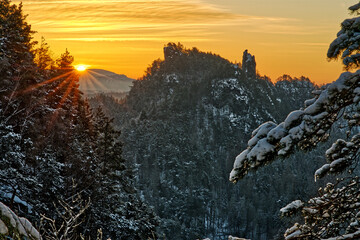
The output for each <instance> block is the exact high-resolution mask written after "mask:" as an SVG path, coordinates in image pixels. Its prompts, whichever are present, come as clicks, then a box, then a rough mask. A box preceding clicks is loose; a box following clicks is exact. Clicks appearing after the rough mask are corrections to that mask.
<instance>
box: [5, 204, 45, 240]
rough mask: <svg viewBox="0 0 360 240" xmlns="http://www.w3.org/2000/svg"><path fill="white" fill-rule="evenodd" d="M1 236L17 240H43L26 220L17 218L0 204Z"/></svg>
mask: <svg viewBox="0 0 360 240" xmlns="http://www.w3.org/2000/svg"><path fill="white" fill-rule="evenodd" d="M0 234H2V235H4V236H5V237H11V238H15V239H23V238H26V239H41V236H40V233H39V232H38V231H37V230H36V229H35V228H34V227H33V226H32V224H31V223H30V222H29V220H27V219H26V218H23V217H19V216H17V215H16V214H15V213H14V212H13V211H12V210H11V209H10V208H9V207H7V206H6V205H5V204H3V203H1V202H0Z"/></svg>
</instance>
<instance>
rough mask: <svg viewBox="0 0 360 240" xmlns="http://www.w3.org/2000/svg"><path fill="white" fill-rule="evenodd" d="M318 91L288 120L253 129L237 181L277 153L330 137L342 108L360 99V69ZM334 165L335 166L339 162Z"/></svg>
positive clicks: (237, 165) (235, 176)
mask: <svg viewBox="0 0 360 240" xmlns="http://www.w3.org/2000/svg"><path fill="white" fill-rule="evenodd" d="M315 94H317V96H315V98H314V99H310V100H308V101H306V102H305V109H300V110H297V111H293V112H291V113H290V114H289V115H288V116H287V118H286V119H285V121H284V122H282V123H280V124H278V125H276V124H275V123H273V122H267V123H264V124H262V125H260V126H259V127H258V128H257V129H256V130H254V131H253V133H252V138H251V139H250V140H249V142H248V148H247V149H246V150H244V151H243V152H242V153H240V154H239V155H238V156H237V157H236V159H235V162H234V167H233V170H232V171H231V174H230V181H232V182H236V181H237V180H239V179H241V178H242V177H244V176H245V175H246V174H247V172H248V171H249V170H251V169H256V168H258V167H261V166H264V165H266V164H268V163H270V162H271V161H273V160H274V159H275V158H276V157H279V156H283V157H285V156H288V155H289V154H290V153H291V152H292V151H293V150H294V149H295V148H296V147H299V148H301V149H308V148H311V147H314V146H316V145H317V143H319V142H320V141H322V140H325V139H327V137H328V132H329V129H330V128H331V126H332V125H333V124H334V122H335V121H336V120H337V117H338V115H339V113H340V111H341V110H342V109H344V108H345V107H347V106H349V105H351V104H357V103H358V102H359V101H360V71H357V72H355V73H350V72H345V73H343V74H341V76H340V77H339V79H338V80H337V81H335V82H334V83H332V84H330V85H328V86H327V87H326V88H325V89H324V90H322V91H320V92H315ZM356 139H357V137H354V139H353V140H354V141H357V140H356ZM329 159H331V158H329ZM332 159H333V160H334V161H335V158H332ZM336 160H339V159H336ZM343 163H345V162H343ZM333 165H334V166H333V167H332V169H333V170H334V169H336V168H337V165H336V163H333ZM330 168H331V167H330ZM330 168H329V169H330ZM324 171H325V169H324ZM320 175H321V174H319V175H318V176H319V177H320Z"/></svg>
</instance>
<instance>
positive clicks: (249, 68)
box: [242, 49, 256, 78]
mask: <svg viewBox="0 0 360 240" xmlns="http://www.w3.org/2000/svg"><path fill="white" fill-rule="evenodd" d="M242 70H243V72H244V73H245V75H246V77H247V78H255V77H256V61H255V56H253V55H251V54H250V53H248V50H247V49H246V50H245V51H244V53H243V60H242Z"/></svg>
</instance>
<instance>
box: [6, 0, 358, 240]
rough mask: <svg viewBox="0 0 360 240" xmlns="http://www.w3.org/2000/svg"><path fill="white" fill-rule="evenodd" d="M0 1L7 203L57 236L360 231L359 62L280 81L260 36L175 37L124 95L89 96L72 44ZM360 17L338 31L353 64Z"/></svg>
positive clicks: (258, 238) (341, 53)
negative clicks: (246, 41)
mask: <svg viewBox="0 0 360 240" xmlns="http://www.w3.org/2000/svg"><path fill="white" fill-rule="evenodd" d="M0 3H1V4H0V26H1V28H0V31H1V35H0V77H1V81H0V146H1V151H0V154H1V158H0V159H1V160H0V204H2V203H3V204H5V205H6V206H8V208H9V209H11V210H12V211H13V212H14V213H15V214H16V215H19V216H21V217H26V218H27V219H28V220H30V222H31V223H32V224H33V226H34V227H35V228H36V229H37V230H38V231H39V234H40V235H41V236H42V238H43V239H54V240H57V239H109V238H110V239H129V240H131V239H134V240H135V239H136V240H137V239H174V240H177V239H192V240H195V239H205V238H210V239H228V236H230V235H232V236H239V237H244V238H247V239H253V240H267V239H286V240H290V239H359V237H360V224H359V221H360V219H359V217H360V212H359V211H360V204H359V196H360V195H359V194H360V193H359V179H358V175H359V170H358V168H357V165H358V159H359V158H358V152H359V137H358V134H359V133H358V129H359V128H358V126H359V119H360V115H359V113H358V112H359V100H360V97H359V96H360V95H359V94H360V90H359V89H360V87H359V84H360V81H359V79H360V77H359V74H360V73H359V72H353V73H351V72H345V73H343V74H342V75H341V76H340V78H339V79H338V80H337V81H336V82H334V83H332V84H328V85H324V86H318V85H316V84H315V83H313V82H311V80H310V79H308V78H307V77H304V76H301V77H291V76H289V75H283V76H281V77H279V78H278V79H276V81H272V80H271V79H270V78H269V77H267V76H262V75H260V74H259V72H258V71H257V67H256V61H255V56H253V55H252V54H251V53H250V52H249V51H248V50H245V51H244V52H243V53H242V55H241V57H242V59H241V60H242V61H241V63H233V62H230V61H228V60H227V59H225V58H222V57H221V56H219V55H216V54H214V53H211V52H203V51H201V50H199V49H197V48H195V47H194V48H190V49H189V48H186V47H185V46H183V45H182V44H181V43H168V44H166V45H165V46H164V58H163V59H157V60H155V61H154V62H153V63H152V64H151V65H150V66H149V67H148V68H147V69H146V71H145V73H144V75H143V77H141V78H140V79H138V80H135V81H134V82H133V87H132V88H131V89H130V91H129V92H128V94H127V96H126V97H124V98H123V99H122V100H118V99H115V98H113V97H112V96H111V95H106V94H99V95H97V96H92V97H91V98H85V97H84V95H83V93H82V92H81V91H80V90H79V77H80V74H81V73H79V72H78V71H76V69H75V68H74V66H73V62H74V57H73V56H72V55H71V54H70V52H69V51H68V49H66V50H65V52H64V53H63V54H61V56H60V57H59V58H56V59H53V57H52V56H51V54H50V46H49V45H48V44H47V42H46V40H45V39H44V38H42V39H41V41H40V42H36V41H35V40H34V39H33V36H34V33H35V32H34V30H33V29H32V28H31V25H30V24H29V23H28V22H27V21H26V16H25V15H24V13H23V10H22V4H19V5H16V4H12V2H11V1H10V0H1V1H0ZM359 9H360V4H357V5H354V6H352V7H351V8H350V10H351V11H352V12H354V13H357V12H358V10H359ZM358 20H359V18H357V17H355V18H352V19H347V20H345V21H344V22H343V23H342V25H341V27H342V29H341V31H340V32H339V33H338V35H337V38H336V39H335V40H334V41H333V42H332V43H331V44H330V48H329V52H328V58H329V59H336V58H338V57H340V58H342V59H343V64H344V68H345V70H351V69H357V68H358V66H359V64H360V61H359V54H358V49H359V39H360V38H359V37H358V36H359V35H360V29H359V27H358V22H359V21H358ZM307 99H309V100H307ZM296 109H298V110H296ZM294 110H295V111H294ZM264 122H265V123H264ZM262 123H263V124H262ZM259 125H260V126H259ZM258 126H259V127H258ZM254 129H255V130H254ZM242 149H244V150H243V151H242V152H241V153H240V154H239V152H240V151H241V150H242ZM229 178H230V181H229ZM314 178H315V180H316V181H315V182H314ZM233 183H237V184H233ZM5 205H4V206H5ZM2 209H7V208H5V207H3V205H0V213H2V211H5V210H2ZM6 211H8V210H6ZM0 216H1V218H0V223H3V222H9V219H8V218H7V217H4V216H6V215H5V214H4V213H3V214H2V215H0ZM288 216H292V217H291V218H288ZM7 237H9V238H10V239H22V237H27V238H28V239H37V238H36V237H34V235H31V234H30V235H24V234H22V233H21V232H20V233H19V231H16V230H13V229H12V228H9V230H8V232H5V233H2V232H1V231H0V239H8V238H7Z"/></svg>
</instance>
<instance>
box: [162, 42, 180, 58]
mask: <svg viewBox="0 0 360 240" xmlns="http://www.w3.org/2000/svg"><path fill="white" fill-rule="evenodd" d="M180 55H182V51H181V45H179V44H178V45H176V44H174V43H169V44H168V45H167V46H166V47H164V58H165V60H169V59H172V58H174V57H175V56H180Z"/></svg>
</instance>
